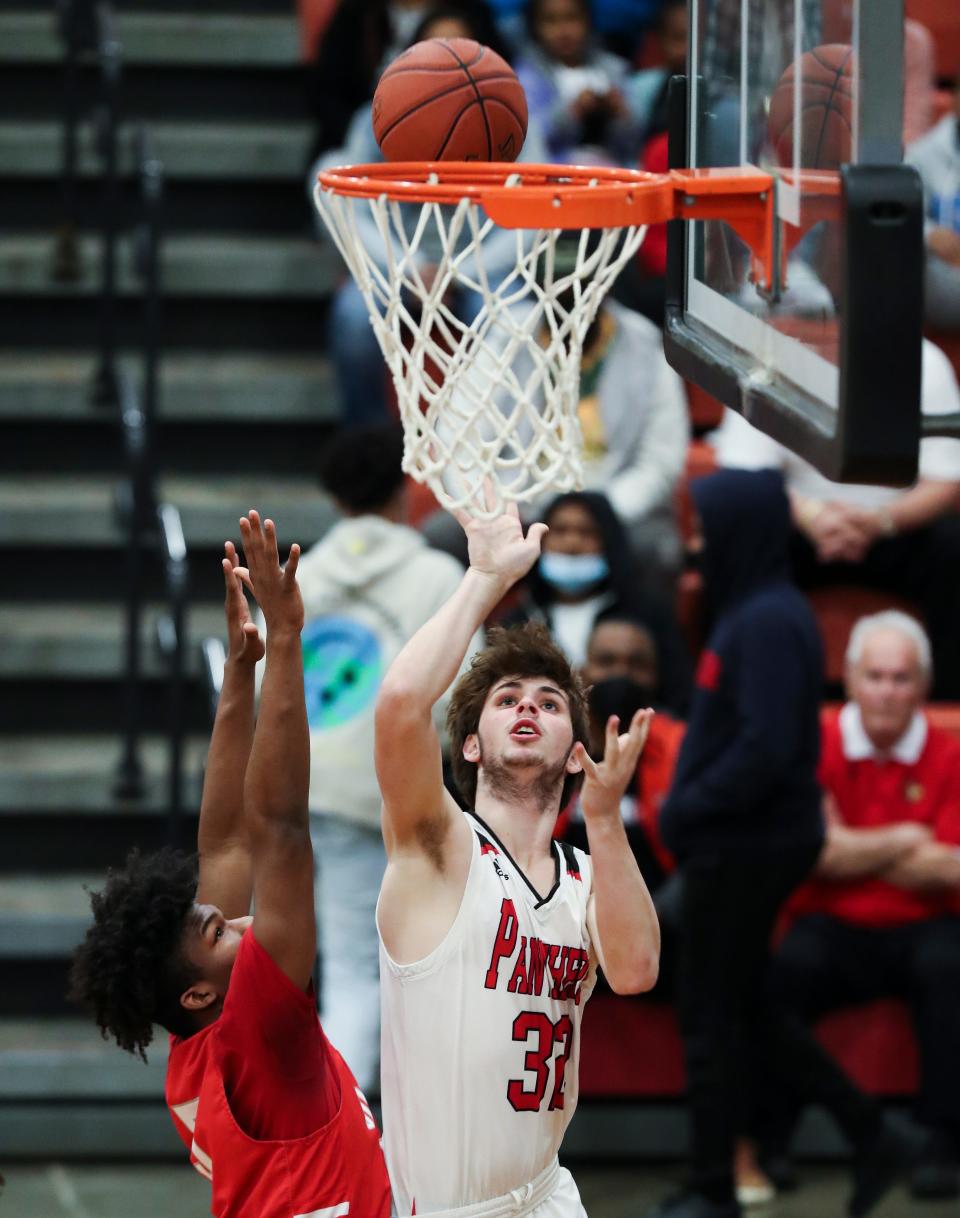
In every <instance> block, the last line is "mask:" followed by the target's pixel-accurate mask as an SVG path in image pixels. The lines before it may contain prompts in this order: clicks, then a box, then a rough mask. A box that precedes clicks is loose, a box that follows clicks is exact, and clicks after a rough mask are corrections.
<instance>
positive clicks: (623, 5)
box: [590, 0, 662, 62]
mask: <svg viewBox="0 0 960 1218" xmlns="http://www.w3.org/2000/svg"><path fill="white" fill-rule="evenodd" d="M661 3H662V0H592V3H591V5H590V8H591V10H592V12H593V22H594V25H595V26H596V29H597V33H598V34H599V35H600V36H601V37H602V38H603V41H604V44H605V45H606V46H608V47H609V48H610V50H611V51H616V52H617V54H618V55H622V56H623V57H624V59H626V60H628V61H629V62H633V59H634V56H635V55H636V54H637V52H638V50H639V48H640V41H641V39H642V37H643V33H644V31H645V30H647V29H649V28H650V26H651V25H652V24H653V23H654V21H655V20H656V17H657V10H658V9H659V8H660V5H661Z"/></svg>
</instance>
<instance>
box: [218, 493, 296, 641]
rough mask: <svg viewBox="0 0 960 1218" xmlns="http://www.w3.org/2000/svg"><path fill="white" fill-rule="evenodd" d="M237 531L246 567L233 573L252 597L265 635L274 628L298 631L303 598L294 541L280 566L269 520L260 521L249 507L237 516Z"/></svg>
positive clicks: (272, 525)
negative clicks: (299, 584) (263, 622)
mask: <svg viewBox="0 0 960 1218" xmlns="http://www.w3.org/2000/svg"><path fill="white" fill-rule="evenodd" d="M240 533H241V535H242V537H243V553H244V557H245V558H246V560H247V567H246V569H244V568H243V567H237V568H236V569H235V570H236V574H237V575H238V576H239V577H240V578H241V579H242V580H243V582H244V583H245V584H246V585H247V587H248V588H249V589H250V591H251V592H253V594H254V596H256V598H257V604H258V605H259V606H260V608H261V609H262V610H263V616H264V619H265V621H266V623H267V632H268V634H269V633H272V632H274V631H278V630H290V631H294V632H295V633H297V634H299V633H300V631H301V630H302V629H303V600H302V599H301V596H300V588H299V587H298V585H297V564H298V563H299V561H300V547H299V546H298V545H297V544H296V543H294V544H293V545H292V546H291V547H290V554H289V556H288V558H287V562H286V565H285V566H283V567H281V566H280V554H279V551H278V550H277V530H276V528H275V527H274V523H273V521H272V520H264V521H263V522H262V523H261V521H260V515H259V513H258V512H255V511H252V510H251V511H250V512H248V513H247V515H246V516H241V517H240Z"/></svg>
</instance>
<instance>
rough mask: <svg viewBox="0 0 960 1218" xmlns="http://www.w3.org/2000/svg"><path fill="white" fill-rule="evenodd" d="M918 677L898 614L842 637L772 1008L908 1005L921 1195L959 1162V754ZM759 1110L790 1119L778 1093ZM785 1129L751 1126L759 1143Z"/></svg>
mask: <svg viewBox="0 0 960 1218" xmlns="http://www.w3.org/2000/svg"><path fill="white" fill-rule="evenodd" d="M930 667H931V656H930V643H929V640H928V639H927V636H926V634H925V633H924V631H923V628H922V627H921V626H920V625H919V623H917V622H916V621H914V619H913V618H911V617H908V616H907V615H906V614H903V613H897V612H887V613H879V614H875V615H874V616H872V617H866V618H861V619H860V621H859V622H858V623H857V624H856V626H855V627H854V628H853V632H852V633H851V635H850V642H849V646H848V648H847V672H846V685H847V695H848V698H849V701H848V702H847V703H846V705H845V706H844V707H843V709H842V710H841V711H840V712H839V713H832V714H830V715H828V716H826V717H825V719H824V721H823V727H822V749H821V761H820V781H821V783H822V785H823V790H824V798H825V805H826V810H827V841H826V844H825V846H824V849H823V853H822V855H821V856H820V861H819V863H818V864H817V869H816V881H815V882H814V883H812V884H810V885H809V886H807V887H805V888H804V889H803V890H801V892H800V893H798V894H797V898H796V902H795V905H796V908H797V909H798V910H800V911H802V914H803V916H801V917H800V918H799V920H798V921H796V922H795V923H794V924H793V926H792V927H791V929H790V931H789V933H788V934H787V936H786V938H785V939H784V940H783V942H782V944H781V945H780V948H779V950H778V951H777V954H776V959H775V967H774V978H775V985H776V991H777V994H778V996H779V997H780V999H781V1001H782V1002H783V1003H784V1005H786V1006H787V1007H788V1008H789V1009H790V1010H793V1011H796V1012H798V1013H799V1014H800V1015H801V1016H802V1017H803V1018H804V1019H805V1020H807V1021H809V1022H812V1021H813V1020H815V1019H817V1018H818V1017H819V1016H821V1015H823V1014H825V1013H826V1012H827V1011H830V1010H834V1009H835V1008H837V1007H841V1006H846V1005H853V1004H858V1003H863V1002H869V1001H871V1000H872V999H875V998H881V997H886V996H897V997H899V998H902V999H904V1000H905V1001H906V1002H907V1003H908V1004H909V1006H910V1008H911V1012H912V1015H913V1020H914V1027H915V1029H916V1033H917V1041H918V1044H919V1049H920V1075H921V1082H920V1095H919V1097H918V1105H917V1107H918V1116H919V1118H920V1120H921V1121H922V1122H923V1124H924V1126H925V1127H926V1128H927V1129H928V1130H929V1131H930V1134H931V1137H930V1142H929V1145H928V1147H927V1151H926V1154H925V1156H924V1158H923V1159H922V1161H921V1162H920V1163H919V1164H918V1166H917V1168H916V1169H915V1171H914V1177H913V1185H914V1195H915V1196H917V1197H923V1198H933V1197H955V1196H956V1195H957V1183H958V1181H957V1157H958V1152H960V1040H958V1034H957V1030H958V1028H960V853H958V848H960V744H958V743H957V741H956V740H955V739H954V738H953V737H952V736H950V735H949V734H948V733H947V732H945V731H944V730H943V729H942V728H938V727H935V726H934V725H933V724H931V723H930V721H929V720H928V719H927V717H926V716H925V715H924V713H923V702H924V699H925V697H926V694H927V691H928V689H929V686H930ZM768 1104H769V1106H771V1107H772V1108H773V1110H774V1111H777V1110H779V1111H780V1114H781V1117H783V1116H785V1115H787V1114H789V1115H790V1116H791V1117H792V1112H791V1111H790V1109H791V1106H790V1104H789V1100H788V1099H787V1097H785V1096H784V1095H782V1094H779V1095H773V1094H771V1095H770V1096H769V1100H768ZM791 1123H792V1121H791V1120H788V1121H786V1122H785V1123H784V1122H782V1121H776V1120H771V1119H770V1114H767V1115H766V1116H765V1118H764V1119H762V1120H761V1121H760V1122H759V1124H758V1127H759V1128H760V1129H764V1130H766V1131H767V1135H768V1138H769V1136H770V1131H771V1130H773V1129H776V1128H777V1126H778V1125H779V1126H780V1128H781V1130H782V1129H783V1128H784V1127H785V1125H789V1124H791ZM778 1141H779V1142H781V1143H782V1142H783V1141H785V1139H783V1138H779V1139H778V1138H774V1145H775V1146H776V1143H777V1142H778Z"/></svg>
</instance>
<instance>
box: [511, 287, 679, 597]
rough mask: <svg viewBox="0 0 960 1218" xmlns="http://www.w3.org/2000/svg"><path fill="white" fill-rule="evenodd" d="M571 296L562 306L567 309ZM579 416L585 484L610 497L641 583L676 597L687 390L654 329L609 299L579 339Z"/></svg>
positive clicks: (519, 371)
mask: <svg viewBox="0 0 960 1218" xmlns="http://www.w3.org/2000/svg"><path fill="white" fill-rule="evenodd" d="M570 295H571V299H568V300H562V303H563V305H564V308H566V309H568V310H570V311H572V309H573V307H574V306H573V300H572V293H571V294H570ZM542 342H543V344H544V345H546V344H547V343H548V342H549V334H548V333H547V331H546V328H544V332H543V335H542ZM512 371H513V373H514V375H515V376H516V378H517V380H518V381H519V382H520V384H521V385H522V384H524V383H526V382H527V381H528V380H529V379H530V377H531V376H532V374H533V371H534V369H533V361H532V358H531V356H530V355H529V354H528V353H526V352H521V354H520V355H519V356H518V357H517V358H516V359H515V361H514V363H513V364H512ZM538 392H540V393H541V394H542V390H539V391H538ZM578 415H579V420H580V428H581V431H582V433H583V466H584V469H583V472H584V483H585V485H586V486H587V488H588V489H591V490H598V491H600V490H602V491H603V493H604V494H605V495H606V496H607V498H608V499H609V500H610V503H611V504H612V505H613V509H614V511H615V512H616V513H617V516H618V517H619V518H620V520H621V522H622V523H623V525H624V526H625V527H626V530H627V535H628V537H629V542H630V549H631V551H632V553H633V556H634V559H635V561H636V563H637V564H638V567H639V570H640V571H641V573H642V575H643V578H644V582H645V583H646V585H647V586H648V587H650V588H656V589H657V590H659V591H660V592H662V593H664V594H666V595H668V596H671V597H672V595H673V588H674V585H675V582H676V577H677V575H678V573H679V571H680V568H681V566H682V563H683V547H682V544H681V541H680V534H679V530H678V528H677V518H676V491H677V484H678V483H679V481H680V478H681V476H682V474H683V469H684V463H685V461H686V456H687V444H688V442H689V439H690V420H689V414H688V411H687V397H686V391H685V389H684V386H683V381H682V380H681V379H680V377H679V376H678V375H677V374H676V372H674V371H673V369H672V368H671V367H670V365H669V364H668V363H667V360H666V356H665V355H664V353H663V336H662V334H661V333H660V331H659V330H658V329H657V327H656V326H655V325H654V324H653V323H652V322H650V321H648V320H647V318H645V317H642V316H641V315H640V314H639V313H635V312H633V310H632V309H627V308H624V307H623V305H619V304H616V303H615V302H613V301H610V300H608V301H606V302H605V303H604V304H603V305H601V307H600V309H599V311H598V313H597V316H596V318H595V319H594V321H593V322H592V323H591V325H590V327H589V329H588V330H587V333H586V335H585V337H584V341H583V356H582V359H581V361H580V402H579V406H578Z"/></svg>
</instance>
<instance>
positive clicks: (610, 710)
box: [590, 677, 655, 732]
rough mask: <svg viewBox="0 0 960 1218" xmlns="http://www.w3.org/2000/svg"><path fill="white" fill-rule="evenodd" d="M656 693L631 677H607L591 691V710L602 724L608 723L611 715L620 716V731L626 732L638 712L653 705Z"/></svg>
mask: <svg viewBox="0 0 960 1218" xmlns="http://www.w3.org/2000/svg"><path fill="white" fill-rule="evenodd" d="M654 692H655V691H654V690H653V689H652V688H651V687H650V686H649V685H641V684H640V682H639V681H633V680H631V678H630V677H607V679H606V680H605V681H598V682H597V683H596V685H594V686H593V688H592V689H591V690H590V709H591V711H592V712H593V713H594V715H595V716H596V717H597V719H599V720H600V722H601V723H606V721H607V720H608V719H609V718H610V716H611V715H618V716H619V717H620V731H621V732H625V731H626V730H627V728H628V727H629V726H630V720H631V719H632V718H633V716H634V715H635V714H636V713H637V711H638V710H643V709H644V707H647V706H650V705H651V704H652V703H653V701H654Z"/></svg>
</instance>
